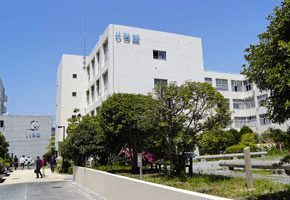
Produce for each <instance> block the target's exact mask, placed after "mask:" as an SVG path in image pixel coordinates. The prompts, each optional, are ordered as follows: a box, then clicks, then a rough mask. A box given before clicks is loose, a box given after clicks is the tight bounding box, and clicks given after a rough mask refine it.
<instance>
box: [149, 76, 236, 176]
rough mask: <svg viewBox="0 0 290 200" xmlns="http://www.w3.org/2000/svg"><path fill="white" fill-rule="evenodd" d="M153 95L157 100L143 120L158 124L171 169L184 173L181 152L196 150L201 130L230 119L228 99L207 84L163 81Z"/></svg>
mask: <svg viewBox="0 0 290 200" xmlns="http://www.w3.org/2000/svg"><path fill="white" fill-rule="evenodd" d="M151 95H152V98H153V99H155V100H156V101H155V103H154V104H149V108H148V110H147V115H146V117H145V118H144V119H143V123H145V124H147V125H148V126H150V125H151V126H154V127H158V129H159V130H158V134H156V135H155V137H156V141H158V138H159V141H160V144H163V145H165V146H166V148H164V149H165V150H166V151H167V152H166V153H167V155H168V158H169V159H170V165H171V172H174V173H175V172H177V173H180V172H181V171H180V167H179V166H180V162H182V161H180V160H181V159H179V157H180V156H181V155H180V154H182V153H184V152H185V151H191V150H192V149H193V147H194V145H195V144H196V142H195V139H194V137H195V135H196V134H197V133H200V132H201V131H203V130H208V129H212V128H219V127H225V126H226V125H228V124H229V122H230V111H229V109H228V107H227V103H226V100H225V99H224V97H223V96H222V95H221V94H220V93H219V92H218V91H217V90H216V89H215V88H213V87H212V86H211V85H209V84H207V83H198V82H190V81H187V82H185V83H184V84H183V85H181V86H178V85H177V84H176V83H174V82H173V83H170V84H168V85H166V84H160V85H158V86H157V87H155V88H154V90H153V93H152V94H151ZM181 165H182V163H181Z"/></svg>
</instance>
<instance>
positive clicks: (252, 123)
mask: <svg viewBox="0 0 290 200" xmlns="http://www.w3.org/2000/svg"><path fill="white" fill-rule="evenodd" d="M256 124H257V119H256V116H249V117H247V125H248V126H256Z"/></svg>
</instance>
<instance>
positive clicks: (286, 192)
mask: <svg viewBox="0 0 290 200" xmlns="http://www.w3.org/2000/svg"><path fill="white" fill-rule="evenodd" d="M95 169H98V170H102V171H107V172H111V173H114V174H118V175H122V176H127V177H131V178H135V179H139V174H134V173H131V171H130V170H131V168H130V166H125V167H124V166H115V167H112V166H102V167H97V168H95ZM143 180H145V181H149V182H153V183H157V184H162V185H167V186H171V187H176V188H180V189H185V190H190V191H195V192H200V193H205V194H210V195H215V196H220V197H226V198H231V199H237V198H238V199H242V197H247V198H245V199H290V185H285V184H279V183H274V182H272V181H269V180H266V179H254V189H252V190H248V188H247V183H246V180H245V179H244V178H233V177H226V176H220V175H206V174H193V176H192V177H187V178H186V180H181V179H180V178H173V179H169V178H168V176H167V175H165V174H164V173H161V172H158V171H156V170H151V169H149V168H146V169H145V170H143ZM258 197H259V198H258ZM243 199H244V198H243Z"/></svg>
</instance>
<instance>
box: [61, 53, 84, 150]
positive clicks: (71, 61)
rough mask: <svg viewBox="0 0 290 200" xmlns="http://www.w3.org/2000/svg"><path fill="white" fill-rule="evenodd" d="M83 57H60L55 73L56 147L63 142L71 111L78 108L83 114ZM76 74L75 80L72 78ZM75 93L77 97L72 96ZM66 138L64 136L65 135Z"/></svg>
mask: <svg viewBox="0 0 290 200" xmlns="http://www.w3.org/2000/svg"><path fill="white" fill-rule="evenodd" d="M82 62H83V57H82V56H75V55H62V58H61V61H60V63H59V66H58V71H57V96H56V138H55V141H56V147H57V149H58V144H57V143H58V142H59V141H62V140H63V128H58V126H65V131H66V128H67V126H68V122H67V119H68V118H71V117H72V114H73V109H74V108H79V109H80V112H81V114H84V113H85V110H84V105H82V103H83V101H82V99H83V94H84V92H83V91H84V85H85V80H84V72H83V71H84V70H83V67H82ZM73 74H77V78H73ZM73 92H76V94H77V96H72V93H73ZM65 136H66V135H65Z"/></svg>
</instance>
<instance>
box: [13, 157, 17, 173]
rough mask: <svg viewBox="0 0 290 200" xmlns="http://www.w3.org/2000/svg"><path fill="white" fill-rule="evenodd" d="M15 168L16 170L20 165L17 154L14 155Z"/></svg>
mask: <svg viewBox="0 0 290 200" xmlns="http://www.w3.org/2000/svg"><path fill="white" fill-rule="evenodd" d="M13 160H14V170H15V171H16V170H17V167H18V158H17V156H16V155H15V156H14V159H13Z"/></svg>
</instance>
